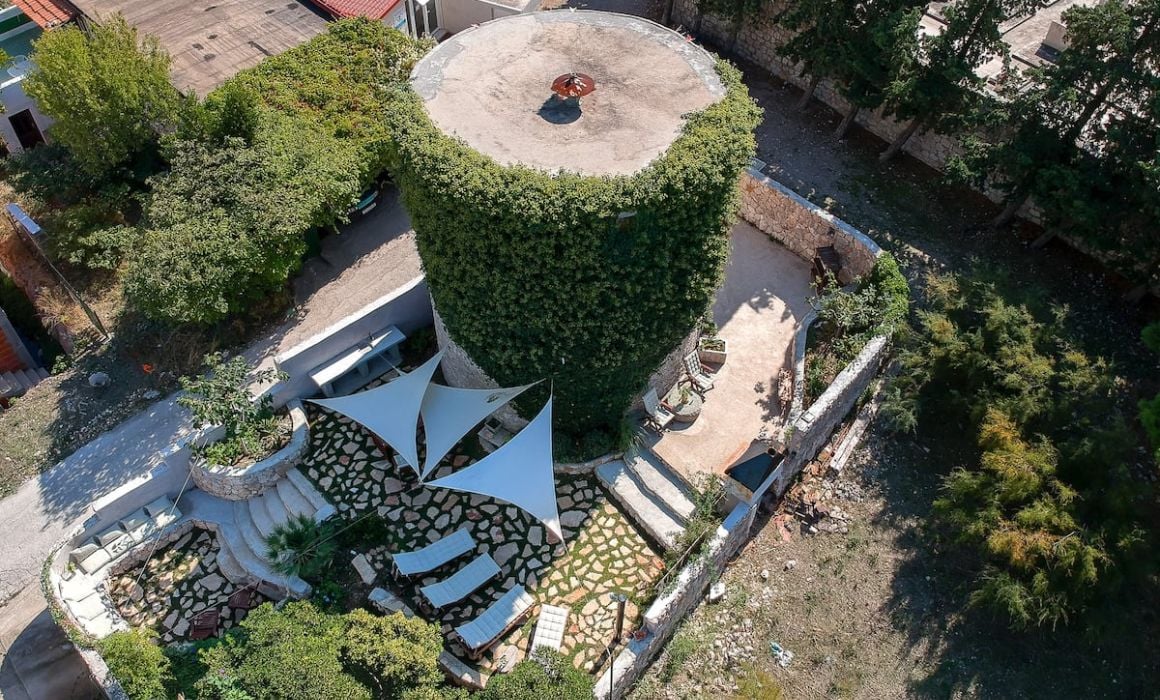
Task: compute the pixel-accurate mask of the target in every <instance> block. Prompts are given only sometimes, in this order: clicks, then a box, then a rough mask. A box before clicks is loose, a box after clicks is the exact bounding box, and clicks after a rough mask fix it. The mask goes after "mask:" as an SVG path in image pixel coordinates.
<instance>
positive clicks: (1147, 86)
mask: <svg viewBox="0 0 1160 700" xmlns="http://www.w3.org/2000/svg"><path fill="white" fill-rule="evenodd" d="M1063 19H1064V22H1065V23H1066V25H1067V28H1068V29H1067V31H1068V34H1067V36H1068V43H1069V47H1068V49H1067V50H1065V51H1063V52H1062V53H1061V54H1060V55H1059V58H1058V60H1057V61H1055V62H1054V63H1048V64H1046V65H1044V66H1042V67H1039V68H1034V69H1029V70H1027V71H1026V73H1025V74H1023V75H1022V76H1020V77H1018V78H1017V79H1011V80H1009V81H1007V83H1006V84H1005V86H1004V87H1003V90H1002V93H1001V96H1002V97H1004V98H1005V101H1004V103H1003V104H1002V105H1001V108H1000V109H994V110H991V113H990V114H989V115H988V118H990V119H991V120H992V122H997V124H995V126H996V127H997V128H996V129H995V130H994V135H995V137H994V138H992V139H991V140H987V139H980V138H977V137H975V136H974V135H970V136H968V137H966V138H965V139H964V147H965V151H966V157H965V158H964V159H962V160H961V161H959V162H958V163H957V164H956V165H955V168H956V169H961V170H960V171H961V172H962V173H963V174H965V175H967V176H969V177H973V178H974V179H975V180H976V181H982V180H983V179H984V178H987V177H990V178H991V181H992V182H993V184H994V185H995V186H997V187H998V188H999V189H1000V191H1002V192H1003V194H1004V205H1005V206H1004V209H1003V211H1002V212H1001V213H1000V214H999V216H997V217H996V218H995V220H994V221H993V225H995V226H1004V225H1006V224H1007V223H1009V222H1010V221H1011V220H1012V219H1013V218H1014V216H1015V214H1016V213H1017V212H1018V211H1019V209H1020V208H1021V207H1022V206H1023V204H1024V203H1025V202H1027V200H1028V199H1034V201H1035V202H1036V204H1037V205H1039V207H1040V208H1041V209H1042V210H1043V214H1044V217H1045V223H1046V224H1047V225H1048V227H1057V228H1061V229H1062V230H1064V231H1067V232H1069V233H1072V234H1074V235H1077V236H1079V237H1081V238H1083V239H1085V240H1088V241H1090V242H1096V243H1099V242H1102V241H1106V240H1107V239H1108V238H1109V236H1110V238H1111V240H1112V241H1118V240H1119V239H1118V236H1119V234H1120V231H1121V227H1120V222H1123V221H1124V220H1125V217H1129V216H1132V215H1133V213H1134V212H1135V211H1136V210H1137V207H1136V206H1133V205H1132V203H1128V204H1127V205H1126V206H1125V203H1124V200H1123V198H1122V197H1123V195H1127V196H1128V198H1129V199H1133V198H1136V197H1140V196H1143V197H1144V198H1145V200H1146V202H1147V205H1146V209H1147V210H1148V213H1149V214H1152V213H1154V212H1155V211H1156V210H1157V195H1156V194H1155V191H1156V188H1155V187H1154V184H1155V182H1156V179H1155V178H1156V172H1155V143H1154V141H1153V142H1152V145H1151V151H1147V150H1146V149H1147V148H1148V147H1147V145H1146V144H1147V142H1145V144H1143V145H1144V147H1145V152H1146V153H1149V155H1150V157H1149V158H1147V159H1146V161H1145V162H1144V163H1140V162H1139V161H1138V160H1137V157H1138V156H1137V155H1135V154H1138V153H1139V152H1140V151H1139V146H1140V145H1141V144H1139V143H1137V145H1136V148H1132V149H1129V150H1130V151H1131V153H1132V154H1131V155H1127V157H1126V158H1121V161H1122V162H1123V163H1124V164H1125V165H1126V166H1127V168H1128V169H1130V170H1131V169H1137V168H1141V167H1142V168H1143V169H1142V170H1139V171H1138V172H1137V173H1136V174H1137V175H1138V176H1139V177H1138V178H1137V180H1138V184H1140V185H1143V186H1142V187H1135V188H1133V189H1132V190H1130V191H1116V192H1114V193H1112V194H1113V199H1114V202H1115V205H1114V206H1107V205H1106V204H1105V203H1103V202H1101V201H1100V196H1101V195H1103V194H1107V192H1105V191H1106V190H1107V189H1108V188H1109V187H1112V186H1113V185H1112V183H1113V182H1114V181H1115V180H1116V175H1117V173H1118V172H1119V173H1121V174H1122V167H1123V166H1121V167H1117V166H1116V165H1115V160H1114V159H1113V160H1109V159H1108V158H1107V157H1106V156H1107V154H1108V153H1109V148H1110V149H1111V151H1115V150H1116V149H1117V148H1118V147H1120V146H1126V145H1127V143H1128V142H1130V141H1131V140H1132V138H1138V137H1139V136H1140V134H1141V131H1140V130H1138V129H1125V128H1124V126H1125V125H1126V124H1129V123H1132V122H1133V121H1135V120H1137V119H1144V120H1145V122H1146V123H1145V124H1144V125H1143V127H1142V133H1143V135H1144V137H1145V138H1147V134H1148V133H1152V134H1154V133H1155V126H1154V125H1155V121H1154V120H1155V118H1156V109H1157V92H1156V90H1157V76H1156V74H1155V68H1154V66H1155V65H1156V62H1157V60H1160V32H1158V31H1157V29H1158V28H1160V2H1157V0H1141V1H1138V2H1126V0H1109V2H1104V3H1100V4H1098V5H1093V6H1088V7H1084V6H1075V7H1072V8H1070V9H1069V10H1067V12H1065V13H1064V18H1063ZM1113 135H1119V136H1120V137H1121V141H1120V142H1119V143H1116V142H1115V141H1109V138H1110V137H1112V136H1113ZM1149 183H1150V184H1151V185H1152V186H1151V189H1150V190H1149V186H1148V185H1149ZM1097 193H1098V194H1097ZM1109 232H1110V233H1109ZM1154 238H1155V237H1154V236H1151V237H1150V239H1154Z"/></svg>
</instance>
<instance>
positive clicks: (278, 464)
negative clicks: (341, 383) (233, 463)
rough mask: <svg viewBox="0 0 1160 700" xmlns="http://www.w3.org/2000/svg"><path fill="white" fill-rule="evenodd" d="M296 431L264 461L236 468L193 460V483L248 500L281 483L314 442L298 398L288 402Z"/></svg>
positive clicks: (222, 495)
mask: <svg viewBox="0 0 1160 700" xmlns="http://www.w3.org/2000/svg"><path fill="white" fill-rule="evenodd" d="M286 408H287V410H288V411H289V413H290V421H291V424H292V425H293V432H292V433H291V435H290V442H289V443H288V444H287V445H286V446H285V447H283V448H282V449H280V450H278V451H277V452H275V453H274V454H272V455H270V456H269V457H267V458H266V459H263V460H262V461H260V462H255V463H254V464H251V465H249V466H247V467H242V468H240V469H235V468H233V467H222V466H218V465H213V464H209V463H208V462H206V461H205V460H204V459H200V458H194V459H193V460H191V461H190V464H189V471H190V475H191V476H192V477H193V483H195V484H197V487H198V488H200V489H201V490H202V491H205V492H206V493H209V494H213V495H214V496H217V497H218V498H224V499H226V500H227V501H244V500H246V499H248V498H253V497H254V496H257V495H259V494H261V493H262V492H263V491H265V490H266V489H268V488H270V487H271V486H273V485H274V484H275V483H277V481H278V479H280V478H282V477H283V476H284V475H285V474H286V472H287V471H289V470H290V468H291V467H293V466H295V465H297V464H298V462H299V461H301V459H302V455H303V453H305V452H306V448H307V446H308V444H309V442H310V426H309V424H308V423H307V420H306V411H305V410H303V408H302V402H301V401H299V400H298V399H294V400H293V401H291V402H290V403H288V404H286Z"/></svg>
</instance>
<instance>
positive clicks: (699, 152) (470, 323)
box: [388, 64, 760, 454]
mask: <svg viewBox="0 0 1160 700" xmlns="http://www.w3.org/2000/svg"><path fill="white" fill-rule="evenodd" d="M719 73H720V75H721V78H722V81H723V82H724V84H725V85H726V87H727V94H726V96H725V97H724V98H723V99H722V100H720V101H719V102H717V103H715V104H713V105H711V106H709V107H708V108H706V109H705V110H703V111H701V112H699V113H695V114H692V115H690V116H689V117H688V120H687V122H686V125H685V128H684V130H683V132H682V134H681V136H680V137H679V138H678V139H677V140H676V141H675V142H674V143H673V144H672V146H671V147H670V148H669V149H668V151H667V152H666V153H665V154H664V155H662V156H661V157H660V158H658V159H657V160H656V161H654V162H653V163H652V164H651V165H650V166H648V167H647V168H645V169H644V170H642V171H641V172H640V173H637V174H635V175H632V176H619V177H606V178H596V177H584V176H581V175H577V174H574V173H560V174H555V175H553V174H549V173H547V172H543V171H539V170H535V169H530V168H525V167H521V166H504V165H500V164H499V163H497V162H496V161H495V160H493V159H491V158H488V157H486V156H484V155H482V154H480V153H478V152H476V151H474V150H472V149H471V148H469V147H467V146H466V145H465V144H464V143H463V142H462V141H459V140H457V139H456V138H454V137H453V136H450V135H447V134H444V133H442V132H441V131H440V130H439V129H438V128H437V127H436V126H435V125H434V124H433V123H432V122H431V119H430V117H429V116H428V115H427V113H426V110H425V109H424V107H423V105H422V102H421V100H420V99H419V97H418V96H417V95H416V94H415V93H414V92H413V91H412V90H410V89H409V88H406V89H400V90H397V91H396V98H397V99H395V100H394V101H393V104H392V105H391V108H390V109H389V110H388V120H389V122H390V124H391V127H392V133H393V135H394V138H395V143H396V144H397V146H398V153H397V164H396V165H395V166H394V167H392V170H393V172H395V174H396V179H397V180H398V182H399V184H400V186H401V188H402V191H403V195H404V198H405V201H406V205H407V210H408V212H409V213H410V214H411V217H412V221H413V223H414V227H415V231H416V240H417V243H418V246H419V252H420V254H421V255H422V257H423V265H424V269H425V271H426V273H427V279H428V281H429V283H430V287H431V294H432V297H433V298H434V302H435V306H436V307H437V308H438V310H439V314H440V317H441V318H442V320H443V321H444V323H445V324H446V326H447V329H448V331H449V332H450V334H451V336H452V337H453V338H454V339H455V340H456V342H458V343H459V344H460V345H461V346H463V348H464V349H465V350H466V351H467V352H468V353H470V355H471V357H472V359H474V360H475V361H476V362H477V363H478V364H479V365H480V367H481V368H482V369H483V370H484V371H486V372H487V373H488V374H489V375H490V376H491V377H492V378H493V379H495V380H496V381H497V382H499V383H500V384H501V385H504V386H513V385H518V384H523V383H526V382H528V381H535V380H539V379H545V378H547V379H550V382H545V383H544V384H542V385H541V386H540V387H537V388H536V389H533V390H531V391H528V392H525V394H524V395H523V396H521V397H520V398H519V399H517V400H516V407H517V409H519V410H521V411H522V412H524V413H532V412H534V411H535V410H537V409H538V408H539V407H540V406H542V405H543V401H544V400H545V398H546V396H547V392H548V391H549V389H548V387H549V386H551V387H552V391H553V393H554V397H555V404H554V415H555V417H556V422H557V424H558V425H566V426H569V428H570V429H572V430H575V431H576V433H577V434H578V435H583V434H585V433H587V432H589V431H591V430H593V429H600V430H606V431H611V430H613V429H615V426H616V424H617V422H618V421H619V419H620V416H621V414H622V413H623V412H624V410H625V409H626V408H627V407H628V405H629V403H630V401H631V399H632V396H633V394H634V393H635V392H636V391H637V389H638V388H639V387H641V386H643V385H644V383H645V380H646V379H647V377H648V376H649V374H650V373H652V372H653V371H654V370H655V369H656V367H657V366H658V365H659V364H660V363H661V361H662V360H663V359H664V358H665V356H666V355H667V354H668V353H669V352H671V351H672V349H673V348H674V347H675V346H676V345H677V344H678V343H679V342H680V340H681V339H682V338H683V337H685V336H686V335H687V334H688V333H689V332H690V331H692V330H693V329H694V328H696V327H697V325H698V322H699V320H700V319H701V317H702V315H703V314H704V312H705V309H706V307H707V306H708V304H709V302H710V300H711V299H712V296H713V294H714V292H715V291H716V289H717V287H718V285H719V283H720V281H721V278H722V275H723V271H724V263H725V260H726V258H727V255H728V233H729V227H730V223H731V221H730V220H731V217H732V215H733V213H734V210H735V208H736V202H737V176H738V174H739V173H740V171H741V170H742V169H743V168H744V167H745V165H746V164H747V163H748V161H749V158H750V156H751V155H752V153H753V148H754V141H753V129H754V127H755V126H756V124H757V121H758V118H759V116H760V112H759V110H758V109H757V107H756V106H755V105H754V103H753V101H752V100H751V99H750V98H749V95H748V93H747V91H746V89H745V86H744V85H743V84H742V82H741V80H740V75H739V73H738V72H737V71H736V70H734V69H733V68H730V67H728V66H726V65H725V64H721V65H720V66H719ZM622 212H636V216H634V217H632V218H631V219H630V220H629V221H630V222H631V223H630V224H629V225H627V226H625V225H621V224H619V223H618V217H619V215H620V214H621V213H622ZM465 231H470V232H472V233H471V235H464V232H465ZM573 454H574V453H573Z"/></svg>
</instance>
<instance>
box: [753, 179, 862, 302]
mask: <svg viewBox="0 0 1160 700" xmlns="http://www.w3.org/2000/svg"><path fill="white" fill-rule="evenodd" d="M741 218H743V219H745V220H746V221H748V222H749V223H751V224H753V225H754V226H755V227H756V228H758V229H760V230H761V231H764V232H765V233H766V234H768V235H769V237H770V238H772V239H774V240H775V241H777V242H778V243H781V244H782V245H784V246H785V247H786V248H789V249H790V250H791V251H793V252H794V253H795V254H797V255H798V256H799V257H801V258H803V259H805V260H807V261H811V262H812V261H813V259H814V251H815V250H816V249H818V248H823V247H826V246H833V247H834V249H835V250H837V252H838V255H839V256H840V257H841V258H842V274H841V275H840V277H841V282H842V283H843V284H849V283H851V282H853V281H854V280H856V279H857V278H859V277H862V276H863V275H866V274H869V272H870V270H871V269H873V267H874V261H875V260H877V259H878V255H879V254H881V253H882V249H881V248H879V247H878V244H877V243H875V242H874V241H872V240H871V239H870V238H869V237H868V236H867V235H866V234H864V233H862V232H861V231H859V230H858V229H856V228H854V227H853V226H851V225H850V224H847V223H846V222H845V221H842V220H841V219H839V218H838V217H836V216H834V215H833V214H831V213H829V212H828V211H826V210H825V209H822V208H821V207H819V206H818V205H816V204H814V203H813V202H811V201H809V200H808V199H806V198H805V197H802V196H801V195H799V194H798V193H796V192H794V191H793V190H791V189H789V188H788V187H786V186H785V185H783V184H781V183H780V182H777V181H776V180H773V179H770V178H768V177H766V176H765V175H763V174H762V173H761V171H759V170H755V169H753V168H750V169H748V170H746V171H745V172H744V173H743V174H742V175H741Z"/></svg>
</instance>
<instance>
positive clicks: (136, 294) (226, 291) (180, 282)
mask: <svg viewBox="0 0 1160 700" xmlns="http://www.w3.org/2000/svg"><path fill="white" fill-rule="evenodd" d="M286 166H287V164H286V163H279V162H277V160H276V158H275V157H274V156H272V155H271V154H270V153H269V152H267V151H265V150H263V149H261V148H260V147H256V146H255V147H248V146H246V145H245V143H244V142H243V141H242V140H241V139H236V138H227V139H226V140H225V142H224V144H223V146H222V147H220V148H215V147H213V146H211V145H208V144H204V143H196V142H185V143H181V144H179V145H178V147H177V149H176V151H175V153H174V154H173V163H172V169H171V170H170V171H169V172H168V173H166V174H164V175H160V176H157V177H155V178H153V179H152V180H151V185H152V187H153V193H152V196H151V199H150V203H149V207H148V210H147V228H146V231H145V234H144V239H143V241H142V245H141V248H140V250H138V251H137V254H136V255H135V256H134V258H133V260H132V261H131V264H130V267H129V271H128V274H127V277H126V282H125V292H126V295H127V296H128V298H129V300H130V301H131V302H132V303H133V304H134V305H135V306H136V307H137V308H138V309H140V310H142V311H143V312H144V313H145V314H146V315H148V316H150V317H152V318H156V319H160V320H165V321H169V322H175V323H202V324H205V323H213V322H216V321H219V320H221V319H224V318H226V317H228V316H235V315H241V314H245V313H246V312H247V311H252V309H253V307H254V306H255V305H258V304H260V303H261V302H262V301H264V300H266V299H268V298H269V297H271V296H275V295H277V294H278V293H279V292H281V291H282V289H283V288H284V286H285V284H286V280H287V279H288V278H289V277H290V275H291V274H292V273H293V272H295V271H296V270H297V269H298V267H299V266H300V264H301V259H302V254H303V252H304V251H305V249H306V243H305V240H304V238H303V234H304V232H305V231H306V230H307V229H308V228H309V227H310V225H311V222H312V219H313V218H314V216H315V212H316V209H317V208H318V205H319V203H318V201H317V193H316V192H309V191H303V190H302V189H299V188H295V187H293V186H291V184H290V182H289V180H290V179H291V178H298V177H300V176H299V175H298V174H296V173H291V172H287V171H286V169H285V168H286ZM352 189H353V188H352Z"/></svg>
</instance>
